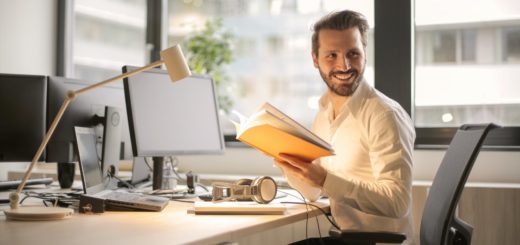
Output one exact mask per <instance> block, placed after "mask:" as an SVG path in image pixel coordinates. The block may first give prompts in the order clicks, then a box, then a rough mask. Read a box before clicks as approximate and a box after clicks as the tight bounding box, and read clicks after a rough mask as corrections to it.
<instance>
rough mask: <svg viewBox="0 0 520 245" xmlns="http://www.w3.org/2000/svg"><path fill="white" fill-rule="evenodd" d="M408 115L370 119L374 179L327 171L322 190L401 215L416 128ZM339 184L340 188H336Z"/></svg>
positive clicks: (381, 211)
mask: <svg viewBox="0 0 520 245" xmlns="http://www.w3.org/2000/svg"><path fill="white" fill-rule="evenodd" d="M411 124H412V122H411V120H410V119H409V117H407V115H400V114H398V113H396V112H393V111H388V112H385V113H382V114H380V115H378V116H377V117H375V118H374V120H370V121H369V123H368V125H366V126H367V132H368V134H367V137H368V139H367V141H368V148H369V159H370V165H371V166H372V173H373V175H374V178H373V180H360V179H359V178H355V177H354V176H348V175H347V176H338V175H335V174H334V173H332V172H328V173H327V177H326V179H325V183H324V186H323V191H324V192H325V193H326V194H327V195H328V196H329V198H331V199H335V200H337V201H340V202H346V203H348V204H349V205H351V206H352V207H354V208H356V209H359V210H360V211H363V212H365V213H369V214H374V215H381V216H387V217H396V218H398V217H403V216H404V215H406V214H407V213H408V210H409V205H410V201H411V181H412V175H411V172H412V151H413V143H414V140H415V131H414V129H413V126H412V125H411ZM338 186H341V188H338Z"/></svg>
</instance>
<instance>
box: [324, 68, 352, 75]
mask: <svg viewBox="0 0 520 245" xmlns="http://www.w3.org/2000/svg"><path fill="white" fill-rule="evenodd" d="M358 73H359V72H358V71H357V70H355V69H348V70H346V71H331V72H329V76H334V75H349V74H352V75H354V76H356V75H357V74H358Z"/></svg>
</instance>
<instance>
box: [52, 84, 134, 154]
mask: <svg viewBox="0 0 520 245" xmlns="http://www.w3.org/2000/svg"><path fill="white" fill-rule="evenodd" d="M88 85H89V83H87V82H85V81H81V80H76V79H70V78H63V77H52V76H51V77H49V78H48V94H47V97H48V100H47V108H48V110H47V126H49V125H50V124H51V122H52V120H53V119H54V117H55V116H56V113H57V112H58V110H59V108H60V107H61V104H62V103H63V101H64V100H65V96H66V93H67V91H69V90H72V91H76V90H78V89H81V88H85V87H87V86H88ZM107 105H109V106H114V107H119V108H121V109H124V108H125V107H126V106H125V99H124V91H123V88H122V87H121V86H119V87H117V86H105V87H100V88H98V89H95V90H92V91H89V92H87V93H84V94H81V95H79V96H77V97H76V99H75V100H73V101H72V102H71V103H70V104H69V106H68V108H67V110H66V111H65V113H64V115H63V117H62V119H61V121H60V122H59V124H58V126H57V128H56V130H55V132H54V135H53V137H52V138H51V140H50V141H49V143H48V145H47V151H46V153H47V154H46V161H47V162H75V161H77V156H76V154H74V144H73V142H74V130H73V128H74V126H81V127H95V128H96V135H97V145H98V148H99V150H98V152H99V153H100V154H99V156H98V157H99V159H101V158H102V156H101V152H102V150H101V148H102V142H103V141H102V140H103V123H104V121H105V120H104V116H105V106H107ZM123 112H124V110H123ZM120 119H121V127H122V128H121V130H122V131H121V132H122V133H121V141H122V144H121V145H122V146H123V147H122V148H121V151H120V159H132V155H131V154H132V153H131V144H130V135H129V132H128V122H127V117H126V113H121V115H120Z"/></svg>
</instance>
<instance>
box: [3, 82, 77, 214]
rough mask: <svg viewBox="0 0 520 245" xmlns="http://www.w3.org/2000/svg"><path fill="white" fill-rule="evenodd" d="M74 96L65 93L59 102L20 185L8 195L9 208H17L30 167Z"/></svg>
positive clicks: (40, 153) (39, 154)
mask: <svg viewBox="0 0 520 245" xmlns="http://www.w3.org/2000/svg"><path fill="white" fill-rule="evenodd" d="M74 98H75V96H74V92H69V93H67V98H66V99H65V100H64V101H63V104H61V107H60V110H59V111H58V114H57V115H56V117H55V118H54V120H53V121H52V124H51V126H50V127H49V130H48V131H47V134H45V137H44V138H43V141H42V143H41V144H40V147H39V148H38V151H36V154H35V155H34V157H33V159H32V162H31V165H29V168H28V169H27V171H25V174H24V176H23V179H22V182H21V183H20V185H18V188H16V192H14V193H11V194H10V195H9V201H10V205H11V209H16V208H18V202H19V199H20V198H19V195H20V193H21V192H22V190H23V188H24V186H25V183H26V182H27V180H28V179H29V176H31V172H32V169H33V168H34V166H35V165H36V162H38V159H40V156H41V155H42V153H43V150H44V149H45V147H46V146H47V143H49V140H50V139H51V137H52V134H53V133H54V130H55V129H56V126H58V123H59V122H60V120H61V118H62V117H63V114H64V113H65V110H66V109H67V107H68V106H69V104H70V102H71V101H72V100H74Z"/></svg>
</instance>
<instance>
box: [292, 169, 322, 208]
mask: <svg viewBox="0 0 520 245" xmlns="http://www.w3.org/2000/svg"><path fill="white" fill-rule="evenodd" d="M285 178H286V179H287V182H288V183H289V185H290V186H291V187H292V188H294V189H296V190H297V191H298V192H300V193H301V194H302V195H303V196H304V197H305V199H307V200H308V201H310V202H314V201H316V200H318V199H319V198H320V197H321V189H320V188H317V187H313V186H311V185H309V184H307V183H306V182H304V181H303V180H301V179H299V178H298V177H296V176H293V175H291V174H285Z"/></svg>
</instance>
